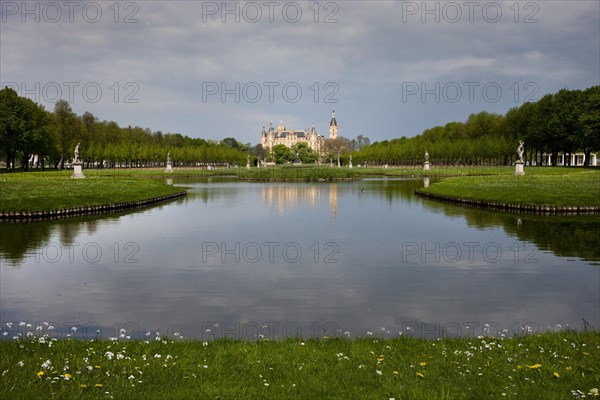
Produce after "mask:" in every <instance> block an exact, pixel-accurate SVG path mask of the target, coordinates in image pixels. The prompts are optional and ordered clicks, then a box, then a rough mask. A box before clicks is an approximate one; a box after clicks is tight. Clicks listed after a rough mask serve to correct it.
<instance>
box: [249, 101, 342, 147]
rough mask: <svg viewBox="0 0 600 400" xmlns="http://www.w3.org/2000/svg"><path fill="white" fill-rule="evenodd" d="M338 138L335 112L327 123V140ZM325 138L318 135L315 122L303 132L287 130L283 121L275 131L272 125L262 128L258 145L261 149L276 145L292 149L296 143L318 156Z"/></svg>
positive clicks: (323, 145)
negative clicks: (303, 144)
mask: <svg viewBox="0 0 600 400" xmlns="http://www.w3.org/2000/svg"><path fill="white" fill-rule="evenodd" d="M337 138H338V123H337V120H336V119H335V110H334V111H333V113H332V114H331V121H330V122H329V139H337ZM326 140H327V139H325V136H323V135H319V133H318V132H317V128H316V127H315V122H314V121H313V123H312V127H311V128H310V129H305V130H303V131H298V130H293V129H289V130H288V129H287V128H286V126H285V125H284V124H283V121H280V122H279V126H278V127H277V129H275V128H274V127H273V124H272V123H270V124H269V129H268V130H265V127H264V126H263V129H262V132H261V134H260V144H261V145H262V146H263V147H268V148H269V149H272V148H273V146H276V145H278V144H283V145H285V146H287V147H292V146H293V145H295V144H297V143H306V144H307V145H308V147H310V148H311V149H312V150H314V151H315V152H317V153H318V154H322V153H323V152H324V151H325V141H326Z"/></svg>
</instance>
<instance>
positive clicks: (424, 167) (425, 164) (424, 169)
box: [423, 161, 429, 171]
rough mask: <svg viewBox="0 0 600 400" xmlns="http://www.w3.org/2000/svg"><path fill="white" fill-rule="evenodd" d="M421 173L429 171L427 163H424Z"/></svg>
mask: <svg viewBox="0 0 600 400" xmlns="http://www.w3.org/2000/svg"><path fill="white" fill-rule="evenodd" d="M423 171H429V161H425V163H424V164H423Z"/></svg>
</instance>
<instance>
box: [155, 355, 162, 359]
mask: <svg viewBox="0 0 600 400" xmlns="http://www.w3.org/2000/svg"><path fill="white" fill-rule="evenodd" d="M161 357H162V356H161V355H160V354H155V355H154V358H161Z"/></svg>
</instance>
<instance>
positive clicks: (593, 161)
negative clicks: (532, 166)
mask: <svg viewBox="0 0 600 400" xmlns="http://www.w3.org/2000/svg"><path fill="white" fill-rule="evenodd" d="M542 156H543V160H544V161H543V163H542V164H543V165H552V154H548V153H544V154H543V155H542ZM566 158H567V157H566V156H565V154H564V153H563V152H559V153H558V154H557V155H556V166H563V165H565V161H567V160H566ZM570 161H571V162H570V163H568V164H569V165H572V166H573V167H578V166H582V165H583V164H584V163H585V153H582V152H578V153H571V160H570ZM597 165H598V157H597V156H596V153H591V154H590V162H589V166H590V167H595V166H597Z"/></svg>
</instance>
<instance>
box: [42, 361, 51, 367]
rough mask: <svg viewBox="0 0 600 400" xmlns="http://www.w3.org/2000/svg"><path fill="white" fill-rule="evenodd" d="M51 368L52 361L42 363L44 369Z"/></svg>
mask: <svg viewBox="0 0 600 400" xmlns="http://www.w3.org/2000/svg"><path fill="white" fill-rule="evenodd" d="M51 366H52V361H50V360H46V361H44V362H43V363H42V368H43V369H49V368H50V367H51Z"/></svg>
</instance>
